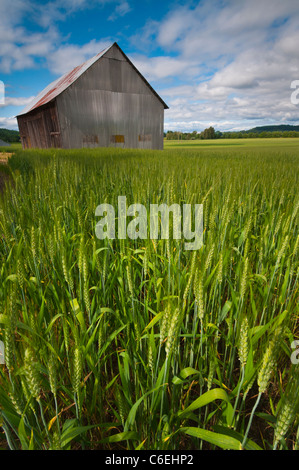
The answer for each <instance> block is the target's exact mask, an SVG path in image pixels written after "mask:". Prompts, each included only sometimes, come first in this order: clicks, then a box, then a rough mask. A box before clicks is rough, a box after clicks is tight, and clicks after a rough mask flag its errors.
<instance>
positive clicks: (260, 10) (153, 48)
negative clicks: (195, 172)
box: [0, 0, 299, 131]
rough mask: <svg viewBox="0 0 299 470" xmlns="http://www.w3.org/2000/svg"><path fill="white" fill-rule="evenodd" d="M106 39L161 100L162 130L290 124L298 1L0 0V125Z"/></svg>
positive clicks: (297, 72)
mask: <svg viewBox="0 0 299 470" xmlns="http://www.w3.org/2000/svg"><path fill="white" fill-rule="evenodd" d="M114 41H116V42H117V43H118V44H119V45H120V47H121V48H122V49H123V51H124V52H125V53H126V54H127V55H128V57H129V58H130V59H131V60H132V62H133V63H134V64H135V65H136V67H137V68H138V69H139V70H140V72H141V73H142V74H143V75H144V76H145V78H146V79H147V80H148V81H149V82H150V84H151V85H152V86H153V87H154V88H155V90H156V91H157V92H158V93H159V94H160V96H161V97H162V99H163V100H164V101H166V103H167V104H168V105H169V110H167V111H166V112H165V130H166V131H167V130H180V131H192V130H197V131H201V130H203V129H204V128H205V127H208V126H210V125H212V126H214V127H215V128H216V129H217V130H223V131H224V130H239V129H249V128H252V127H254V126H256V125H268V124H281V123H283V124H299V105H296V104H292V103H291V93H292V91H293V90H292V89H291V83H292V81H294V80H299V2H298V0H284V1H282V0H250V1H248V0H247V1H246V0H201V1H179V0H177V1H176V0H172V1H168V0H160V1H157V0H142V1H140V0H139V1H136V0H64V1H63V2H61V1H58V0H43V1H36V0H13V1H12V0H0V84H1V81H2V82H3V83H4V85H5V100H4V103H3V99H2V98H1V97H0V127H6V128H10V129H16V128H17V124H16V119H15V116H16V115H17V114H18V112H20V111H21V109H23V107H25V106H26V105H27V104H28V102H29V101H30V100H31V99H33V98H34V96H36V95H37V94H38V93H39V92H40V91H41V90H42V89H43V88H44V87H46V86H47V85H48V84H49V83H50V82H51V81H53V80H55V79H56V78H58V77H59V76H60V75H62V74H64V73H65V72H67V71H69V70H71V69H72V68H73V67H75V66H76V65H79V64H80V63H82V62H84V61H85V60H87V59H88V58H90V57H92V56H94V55H96V54H97V53H98V52H100V51H101V50H102V49H104V48H105V47H107V46H108V45H109V44H111V43H113V42H114Z"/></svg>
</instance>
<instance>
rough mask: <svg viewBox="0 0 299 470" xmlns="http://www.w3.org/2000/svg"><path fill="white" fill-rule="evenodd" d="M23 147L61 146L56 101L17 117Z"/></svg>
mask: <svg viewBox="0 0 299 470" xmlns="http://www.w3.org/2000/svg"><path fill="white" fill-rule="evenodd" d="M17 120H18V125H19V131H20V138H21V142H22V146H23V148H35V147H36V148H50V147H58V148H59V147H61V136H60V127H59V120H58V115H57V109H56V103H55V102H52V103H49V104H47V105H45V106H43V107H40V108H37V109H36V110H34V111H32V112H30V113H28V114H24V115H22V116H18V117H17Z"/></svg>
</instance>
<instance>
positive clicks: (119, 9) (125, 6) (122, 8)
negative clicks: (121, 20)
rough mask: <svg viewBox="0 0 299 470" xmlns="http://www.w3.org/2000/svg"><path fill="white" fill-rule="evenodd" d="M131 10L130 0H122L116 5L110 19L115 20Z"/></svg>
mask: <svg viewBox="0 0 299 470" xmlns="http://www.w3.org/2000/svg"><path fill="white" fill-rule="evenodd" d="M130 11H131V7H130V5H129V3H128V2H126V1H121V2H120V3H119V4H118V5H117V6H116V7H115V10H114V12H113V13H112V14H111V15H110V16H109V17H108V20H109V21H115V20H116V19H117V18H118V17H119V16H124V15H126V14H127V13H129V12H130Z"/></svg>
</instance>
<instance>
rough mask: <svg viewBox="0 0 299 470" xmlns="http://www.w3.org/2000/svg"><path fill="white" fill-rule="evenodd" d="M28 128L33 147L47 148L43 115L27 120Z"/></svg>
mask: <svg viewBox="0 0 299 470" xmlns="http://www.w3.org/2000/svg"><path fill="white" fill-rule="evenodd" d="M27 128H28V134H29V139H30V143H31V147H38V148H47V141H46V131H45V126H44V122H43V119H42V117H41V116H37V117H35V118H33V119H30V120H28V121H27Z"/></svg>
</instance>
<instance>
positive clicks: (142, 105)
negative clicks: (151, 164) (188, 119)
mask: <svg viewBox="0 0 299 470" xmlns="http://www.w3.org/2000/svg"><path fill="white" fill-rule="evenodd" d="M57 109H58V115H59V121H60V127H61V135H62V145H63V147H64V148H81V147H98V146H100V147H108V146H112V147H114V146H115V147H126V148H154V149H162V148H163V123H164V106H163V103H161V101H160V100H159V99H158V98H157V96H155V95H154V94H153V92H152V91H151V90H150V88H149V87H148V85H147V84H146V83H145V81H144V80H143V79H142V78H141V77H140V75H139V74H138V73H137V72H136V71H135V70H134V68H133V67H132V66H131V64H130V63H129V62H128V61H127V60H126V58H125V56H124V55H123V54H122V53H121V52H120V51H119V50H118V49H117V48H116V47H112V48H111V49H110V50H109V51H108V52H107V53H106V54H105V56H104V57H103V58H101V59H100V60H99V61H98V62H96V63H95V64H93V65H92V67H90V68H89V69H88V70H87V71H86V72H85V73H84V74H83V75H82V76H81V77H79V78H78V79H77V80H76V82H74V83H73V84H72V85H71V86H70V87H69V88H68V89H67V90H65V91H64V92H63V93H62V94H61V95H60V96H58V97H57Z"/></svg>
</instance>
